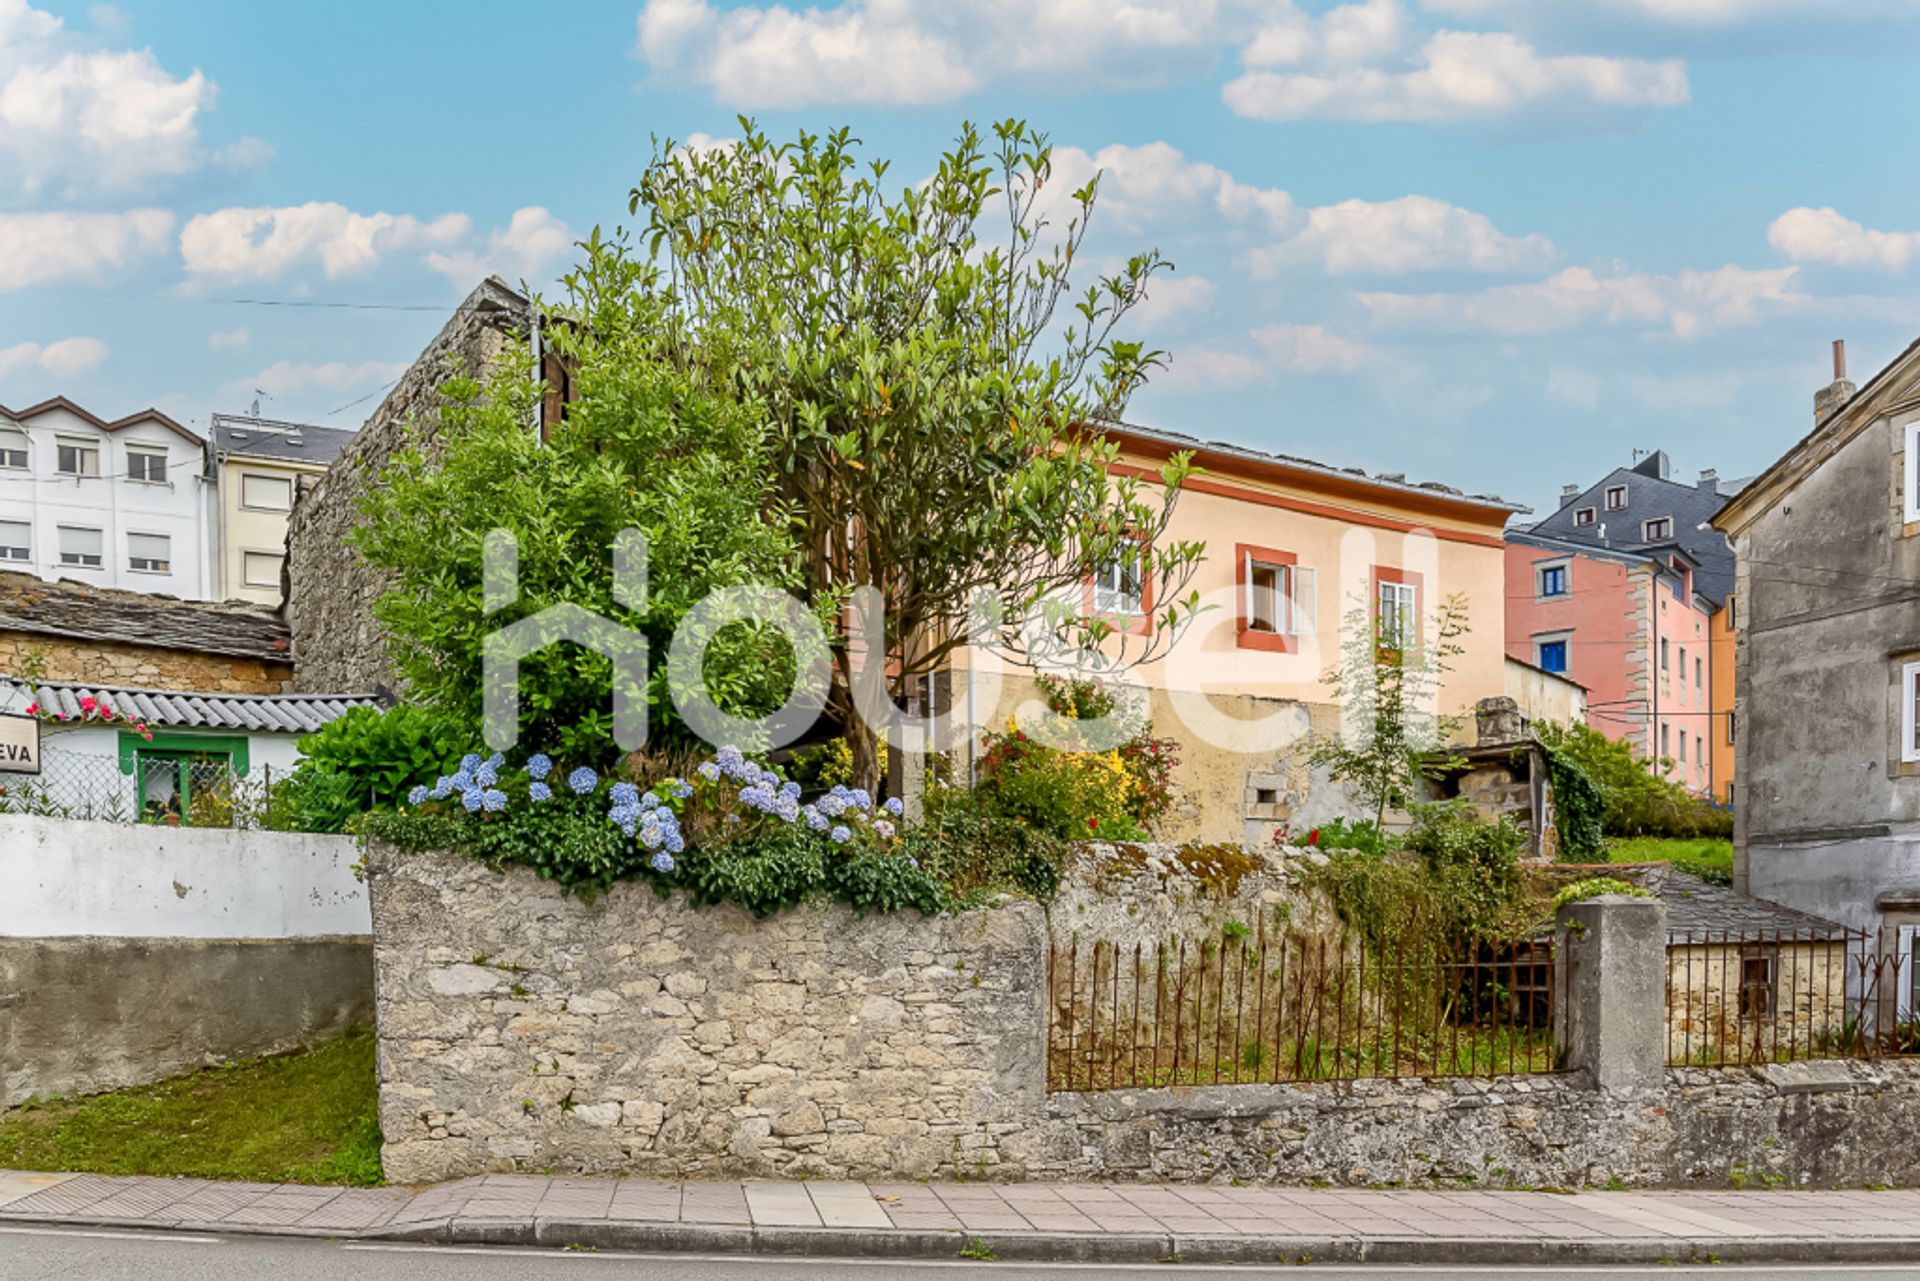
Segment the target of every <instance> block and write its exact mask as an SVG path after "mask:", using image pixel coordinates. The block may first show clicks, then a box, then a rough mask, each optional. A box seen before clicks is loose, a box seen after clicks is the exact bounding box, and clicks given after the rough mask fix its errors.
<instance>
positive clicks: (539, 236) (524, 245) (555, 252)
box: [427, 205, 579, 288]
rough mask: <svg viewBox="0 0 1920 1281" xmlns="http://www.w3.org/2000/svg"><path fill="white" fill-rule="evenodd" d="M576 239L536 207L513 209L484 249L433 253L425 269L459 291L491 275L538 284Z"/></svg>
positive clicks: (489, 236) (565, 225)
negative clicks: (431, 270)
mask: <svg viewBox="0 0 1920 1281" xmlns="http://www.w3.org/2000/svg"><path fill="white" fill-rule="evenodd" d="M578 239H579V237H578V236H576V235H575V234H574V232H573V229H572V228H570V227H568V226H567V224H566V223H564V222H562V221H561V220H560V219H558V218H556V217H554V216H553V214H551V213H550V212H548V211H547V210H545V209H543V208H541V207H540V206H538V205H529V206H527V207H526V208H524V209H517V210H515V211H514V214H513V218H512V219H511V220H510V221H509V222H508V223H507V225H506V226H505V227H499V228H496V229H494V231H493V232H492V233H491V234H489V235H488V237H487V245H486V248H485V250H480V249H464V250H458V251H455V252H452V253H446V252H439V251H436V252H434V253H430V254H428V255H427V266H429V267H431V268H433V269H434V270H435V271H437V272H439V273H440V274H441V275H443V276H446V277H447V278H448V279H449V280H451V281H453V283H455V284H456V285H459V286H461V287H462V288H468V287H470V286H472V285H474V284H477V283H478V282H479V281H481V280H482V279H484V278H485V277H486V276H488V275H489V274H494V273H497V274H499V275H501V276H504V277H506V278H507V279H508V280H511V281H519V280H529V281H534V282H536V283H538V282H539V280H540V277H541V275H542V273H543V272H544V271H545V270H546V268H547V267H548V266H549V265H551V264H552V263H553V262H554V261H555V260H556V259H558V258H561V257H564V256H565V255H567V254H568V253H571V252H572V250H573V246H574V243H575V242H576V241H577V240H578Z"/></svg>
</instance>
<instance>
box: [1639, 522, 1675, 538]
mask: <svg viewBox="0 0 1920 1281" xmlns="http://www.w3.org/2000/svg"><path fill="white" fill-rule="evenodd" d="M1655 525H1665V526H1666V527H1667V529H1666V532H1665V533H1663V534H1661V535H1660V536H1659V537H1658V538H1656V537H1654V533H1653V527H1654V526H1655ZM1672 537H1673V517H1671V516H1649V517H1647V518H1646V519H1645V520H1643V521H1641V522H1640V541H1641V542H1643V543H1656V542H1665V541H1666V540H1667V539H1669V538H1672Z"/></svg>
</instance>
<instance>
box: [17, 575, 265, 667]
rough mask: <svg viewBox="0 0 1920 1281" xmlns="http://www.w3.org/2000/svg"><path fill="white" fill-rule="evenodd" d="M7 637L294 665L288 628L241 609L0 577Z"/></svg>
mask: <svg viewBox="0 0 1920 1281" xmlns="http://www.w3.org/2000/svg"><path fill="white" fill-rule="evenodd" d="M0 631H11V632H30V633H34V634H36V635H42V636H51V637H55V638H58V639H60V640H90V641H115V642H118V643H120V644H123V645H146V646H151V647H153V648H157V649H174V650H184V651H187V652H190V653H198V654H225V655H229V656H231V657H235V658H256V659H261V660H263V661H267V662H275V663H290V662H292V661H293V656H292V652H291V651H292V641H291V640H290V638H289V636H288V632H287V625H286V624H285V623H283V622H281V621H280V619H279V617H278V616H276V615H275V614H273V613H271V612H269V611H267V610H264V609H260V608H258V607H257V606H252V605H247V604H245V603H243V602H240V601H224V602H222V601H188V600H180V599H179V598H177V597H173V596H161V595H158V594H151V593H146V592H124V591H115V590H112V589H110V588H105V587H95V586H94V585H92V584H91V583H76V582H74V581H72V580H71V579H61V580H59V581H58V582H52V583H49V582H46V581H45V580H43V579H39V578H35V577H33V576H32V575H31V574H19V573H0Z"/></svg>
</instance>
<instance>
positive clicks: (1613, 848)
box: [1607, 836, 1733, 885]
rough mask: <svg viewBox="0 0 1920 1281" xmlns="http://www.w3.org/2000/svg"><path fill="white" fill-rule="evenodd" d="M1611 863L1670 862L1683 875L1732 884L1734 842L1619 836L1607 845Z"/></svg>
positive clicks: (1722, 883)
mask: <svg viewBox="0 0 1920 1281" xmlns="http://www.w3.org/2000/svg"><path fill="white" fill-rule="evenodd" d="M1607 861H1608V862H1609V863H1671V864H1673V865H1674V866H1675V867H1677V868H1679V869H1680V870H1681V871H1683V872H1691V873H1692V874H1693V875H1695V876H1698V877H1700V878H1701V879H1702V880H1707V881H1712V882H1714V883H1715V884H1717V885H1731V884H1733V842H1732V841H1723V840H1720V839H1718V838H1715V837H1710V836H1708V837H1699V838H1696V839H1693V840H1673V839H1669V838H1666V837H1659V836H1616V837H1613V838H1612V839H1610V840H1609V841H1608V842H1607Z"/></svg>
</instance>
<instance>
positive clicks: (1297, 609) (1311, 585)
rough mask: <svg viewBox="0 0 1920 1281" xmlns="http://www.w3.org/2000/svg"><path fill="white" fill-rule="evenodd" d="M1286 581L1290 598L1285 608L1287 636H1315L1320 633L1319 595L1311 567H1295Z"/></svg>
mask: <svg viewBox="0 0 1920 1281" xmlns="http://www.w3.org/2000/svg"><path fill="white" fill-rule="evenodd" d="M1287 579H1288V586H1289V587H1290V588H1291V590H1290V591H1289V592H1288V595H1289V596H1290V597H1291V598H1292V599H1291V601H1290V603H1289V605H1288V607H1287V627H1288V635H1291V636H1314V635H1317V634H1318V633H1319V631H1320V595H1319V589H1318V587H1317V585H1316V583H1315V581H1314V572H1313V568H1312V566H1310V565H1295V566H1294V567H1293V569H1292V570H1291V571H1290V572H1289V573H1288V575H1287Z"/></svg>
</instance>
